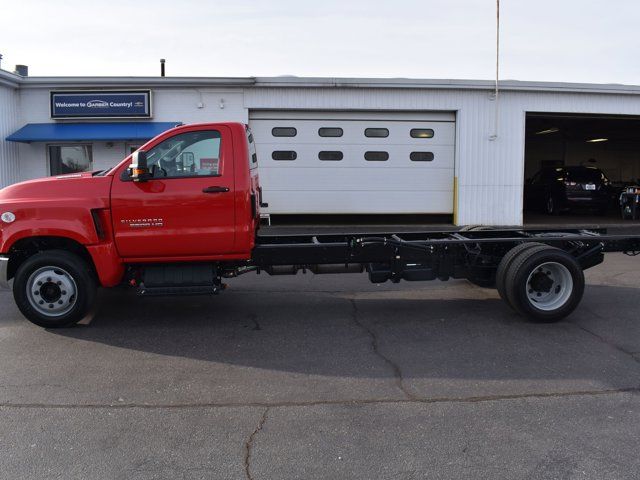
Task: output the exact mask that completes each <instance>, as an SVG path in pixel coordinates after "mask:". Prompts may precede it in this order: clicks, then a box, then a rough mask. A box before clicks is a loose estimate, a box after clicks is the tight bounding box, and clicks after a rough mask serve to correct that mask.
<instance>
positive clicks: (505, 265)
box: [496, 242, 544, 308]
mask: <svg viewBox="0 0 640 480" xmlns="http://www.w3.org/2000/svg"><path fill="white" fill-rule="evenodd" d="M540 246H544V244H543V243H539V242H526V243H521V244H519V245H516V246H515V247H513V248H512V249H511V250H509V251H508V252H507V253H505V255H504V257H502V260H500V263H499V264H498V269H497V270H496V288H497V289H498V293H499V294H500V298H502V300H504V301H505V302H507V304H508V305H509V306H510V307H512V308H513V306H512V305H511V303H510V302H509V299H508V298H507V292H506V288H507V286H506V283H505V281H506V277H507V271H508V270H509V267H510V266H511V263H513V260H514V259H515V258H516V257H517V256H518V255H520V253H521V252H524V251H525V250H529V249H530V248H533V247H540Z"/></svg>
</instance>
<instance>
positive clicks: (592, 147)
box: [523, 113, 640, 226]
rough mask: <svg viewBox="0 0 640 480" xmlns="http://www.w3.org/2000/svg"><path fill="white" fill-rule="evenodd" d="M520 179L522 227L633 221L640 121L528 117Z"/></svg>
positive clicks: (639, 163)
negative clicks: (522, 210)
mask: <svg viewBox="0 0 640 480" xmlns="http://www.w3.org/2000/svg"><path fill="white" fill-rule="evenodd" d="M524 178H525V182H524V183H525V185H524V195H523V204H524V223H525V225H529V226H532V225H548V224H563V225H611V224H621V223H625V224H628V223H629V222H634V221H635V222H638V219H637V217H638V214H637V213H640V212H637V213H636V212H635V208H633V209H632V207H634V202H635V203H636V204H637V197H638V196H637V195H636V194H635V192H639V193H640V191H638V190H636V189H635V188H634V187H635V186H637V185H638V184H640V118H637V117H628V116H602V115H600V116H592V115H566V114H559V113H556V114H548V113H545V114H541V113H528V114H527V119H526V138H525V168H524ZM621 194H622V197H623V203H624V205H623V206H622V207H621V205H620V197H621ZM623 207H624V208H623ZM623 217H624V218H623ZM634 217H635V220H634Z"/></svg>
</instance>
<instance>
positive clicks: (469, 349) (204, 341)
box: [52, 285, 640, 387]
mask: <svg viewBox="0 0 640 480" xmlns="http://www.w3.org/2000/svg"><path fill="white" fill-rule="evenodd" d="M636 295H637V290H635V289H631V288H620V287H605V286H592V287H589V288H588V291H587V295H586V296H585V299H584V301H583V305H582V306H581V307H580V308H579V309H578V310H577V311H576V312H575V313H574V314H573V315H572V316H571V317H570V319H569V321H565V322H561V323H558V324H552V325H538V324H532V323H527V322H526V321H524V320H523V319H521V318H520V317H518V316H517V315H516V314H514V313H513V312H512V311H511V310H510V309H509V308H508V307H507V306H506V305H504V304H503V303H502V302H501V301H500V300H499V299H497V298H496V295H495V292H493V291H488V290H487V291H485V290H482V289H477V288H472V287H469V286H466V285H457V286H454V287H453V288H450V289H447V288H443V289H438V290H435V291H433V290H415V289H414V290H408V291H399V290H396V291H388V290H387V291H382V292H379V294H377V293H375V292H359V293H352V294H349V293H327V292H294V293H293V294H292V293H290V292H287V291H282V292H279V291H271V292H261V291H258V290H247V291H242V290H237V291H233V292H228V293H225V294H223V295H221V296H219V297H175V298H166V297H165V298H143V299H139V298H136V297H135V295H132V294H131V292H126V293H123V292H106V295H104V298H103V305H102V307H101V308H100V310H99V312H98V313H97V315H96V317H95V318H94V319H93V321H92V322H91V324H90V325H89V326H79V327H77V328H72V329H64V330H55V331H52V333H55V334H57V335H61V336H65V337H70V338H74V339H78V340H83V341H88V342H97V343H100V344H104V345H110V346H114V347H118V348H122V349H131V350H138V351H143V352H150V353H154V354H158V355H167V356H173V357H184V358H189V359H196V360H202V361H208V362H218V363H223V364H229V365H240V366H246V367H254V368H259V369H269V370H279V371H286V372H296V373H303V374H311V375H325V376H341V377H378V376H383V377H385V376H389V377H390V376H393V375H394V372H393V369H391V368H379V367H378V368H374V367H373V364H374V363H377V362H378V360H379V359H376V358H375V357H374V356H373V355H372V351H374V352H373V353H376V354H379V355H382V356H383V357H384V358H385V359H386V360H387V361H389V362H391V363H392V364H397V365H398V366H399V368H400V369H401V370H402V372H403V375H404V378H405V379H421V378H434V377H445V378H449V379H452V378H454V379H455V378H462V379H483V380H488V379H490V380H495V381H502V380H507V379H525V380H526V379H544V380H568V379H577V378H579V379H590V380H592V381H595V382H596V383H599V384H605V385H610V386H612V387H620V386H629V385H639V384H640V365H639V364H638V363H637V362H635V361H634V359H633V357H632V356H631V355H629V354H628V353H625V352H624V351H621V349H620V347H619V345H618V344H617V342H618V339H616V338H615V335H614V336H612V337H610V338H609V339H607V338H606V334H607V332H609V333H611V328H612V325H613V326H614V327H617V328H621V329H623V331H624V342H626V345H627V347H628V349H630V350H633V348H635V349H636V350H637V351H640V329H638V327H637V326H636V322H635V313H634V312H635V311H636V309H637V306H638V304H637V297H636ZM424 297H427V298H424ZM433 297H441V298H433ZM607 299H615V301H616V305H615V312H617V318H615V319H612V321H611V322H607V318H608V317H607V315H608V312H613V311H614V310H612V307H611V306H610V305H609V304H608V302H607ZM599 329H600V330H601V331H598V330H599ZM601 337H602V338H601ZM634 346H635V347H634ZM636 347H637V348H636ZM376 350H377V351H376Z"/></svg>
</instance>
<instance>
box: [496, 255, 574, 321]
mask: <svg viewBox="0 0 640 480" xmlns="http://www.w3.org/2000/svg"><path fill="white" fill-rule="evenodd" d="M542 266H545V267H544V268H542ZM555 269H557V271H558V274H556V275H555V276H554V275H551V276H549V274H550V273H552V271H553V270H555ZM545 271H547V272H546V273H545ZM535 275H537V276H539V277H542V280H541V281H539V283H538V285H542V287H540V286H538V287H535V286H534V283H533V282H534V281H536V277H535ZM532 276H534V277H532ZM549 279H554V280H549ZM529 280H531V281H529ZM545 282H546V287H545V286H544V285H545ZM549 282H550V283H549ZM505 285H506V294H507V298H508V301H509V303H510V304H511V306H512V307H513V308H514V309H515V310H516V311H517V312H518V313H520V314H521V315H523V316H524V317H526V318H527V319H529V320H531V321H533V322H538V323H551V322H557V321H559V320H562V319H563V318H565V317H566V316H568V315H569V314H570V313H571V312H573V311H574V310H575V308H576V307H577V306H578V304H579V303H580V300H581V299H582V295H583V294H584V273H583V271H582V268H581V267H580V264H579V263H578V262H577V261H576V259H575V258H573V257H572V256H571V255H570V254H568V253H567V252H565V251H563V250H560V249H559V248H555V247H550V246H547V245H544V246H540V247H534V248H531V249H528V250H524V251H522V252H520V253H519V254H518V256H517V257H516V258H515V259H513V261H512V263H511V265H510V266H509V268H508V269H507V274H506V279H505ZM545 288H546V290H545ZM554 290H555V291H554ZM536 295H539V296H541V298H540V300H537V299H536ZM543 305H544V307H543Z"/></svg>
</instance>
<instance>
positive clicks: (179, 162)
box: [111, 126, 236, 257]
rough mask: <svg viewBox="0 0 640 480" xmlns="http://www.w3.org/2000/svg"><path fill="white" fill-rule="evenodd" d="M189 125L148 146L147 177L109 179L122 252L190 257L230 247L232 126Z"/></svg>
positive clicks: (232, 236) (123, 174)
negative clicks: (149, 171) (187, 127)
mask: <svg viewBox="0 0 640 480" xmlns="http://www.w3.org/2000/svg"><path fill="white" fill-rule="evenodd" d="M216 128H217V129H215V130H214V129H211V127H210V126H209V128H207V127H206V126H202V127H197V126H194V127H192V128H190V129H188V130H183V131H181V132H180V133H177V134H175V135H173V136H170V137H168V138H165V139H160V140H159V142H158V143H156V144H155V145H153V146H152V147H151V148H149V149H148V151H147V158H148V165H149V168H150V169H151V173H152V178H150V179H149V180H148V181H145V182H133V181H132V180H131V178H130V176H129V171H128V169H126V168H125V169H124V170H123V171H122V172H121V174H120V175H119V176H116V178H114V181H113V187H112V190H111V207H112V217H113V224H114V233H115V243H116V246H117V248H118V252H119V253H120V255H121V256H123V257H193V256H212V255H217V254H225V253H231V252H233V251H234V247H235V234H236V228H235V227H236V226H235V207H234V197H235V185H234V161H233V160H234V156H233V146H232V143H231V130H230V129H229V128H227V127H224V126H219V127H216Z"/></svg>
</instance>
